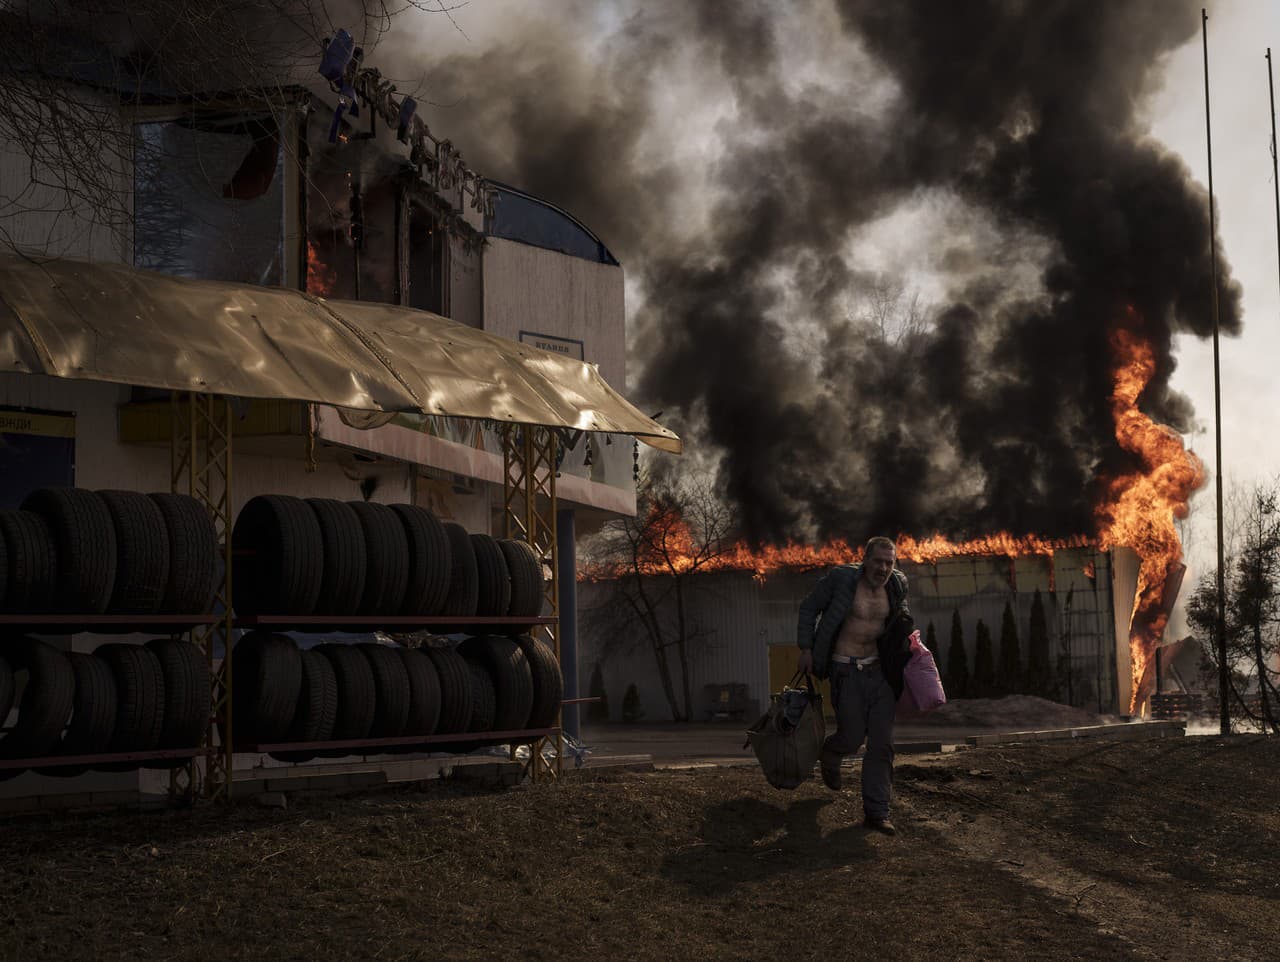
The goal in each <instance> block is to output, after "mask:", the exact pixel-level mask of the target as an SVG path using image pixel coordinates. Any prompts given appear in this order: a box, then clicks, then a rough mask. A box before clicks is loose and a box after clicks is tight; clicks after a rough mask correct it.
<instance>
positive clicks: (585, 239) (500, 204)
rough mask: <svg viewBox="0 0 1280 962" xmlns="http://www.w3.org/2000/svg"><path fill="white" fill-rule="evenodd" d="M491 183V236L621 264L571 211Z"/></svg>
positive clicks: (605, 262)
mask: <svg viewBox="0 0 1280 962" xmlns="http://www.w3.org/2000/svg"><path fill="white" fill-rule="evenodd" d="M488 184H489V187H490V188H492V189H493V191H494V193H495V194H496V195H497V197H496V202H495V204H494V213H493V218H492V220H491V222H490V224H489V231H488V233H489V235H490V236H491V237H503V238H505V239H507V240H513V241H519V242H520V243H522V244H529V245H530V246H532V247H541V248H543V249H545V250H550V251H560V252H561V253H562V254H568V255H570V256H571V257H581V258H582V259H583V260H588V261H595V262H596V263H597V264H612V265H615V266H616V265H617V263H618V259H617V258H616V257H614V256H613V254H611V253H610V252H609V248H607V247H605V246H604V242H603V241H601V240H600V238H599V237H597V236H596V235H595V234H593V233H592V232H591V231H590V229H588V228H587V227H586V225H584V224H583V223H582V222H581V221H579V220H578V219H577V218H576V217H574V216H573V215H572V214H570V213H569V212H568V211H564V210H561V209H560V208H559V207H556V206H555V205H554V204H549V203H547V202H546V201H545V200H539V199H538V198H537V197H534V196H533V195H531V194H526V193H525V192H524V191H522V190H517V189H516V188H515V187H508V186H507V185H505V184H499V183H496V182H495V181H492V180H491V181H489V182H488Z"/></svg>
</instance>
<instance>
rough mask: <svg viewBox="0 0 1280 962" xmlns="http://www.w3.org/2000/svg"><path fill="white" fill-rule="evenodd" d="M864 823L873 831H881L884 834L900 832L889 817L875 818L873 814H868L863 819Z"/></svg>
mask: <svg viewBox="0 0 1280 962" xmlns="http://www.w3.org/2000/svg"><path fill="white" fill-rule="evenodd" d="M862 824H863V825H864V826H865V827H866V828H869V829H871V831H873V832H880V833H881V834H884V835H897V834H898V830H897V829H896V828H894V827H893V822H891V821H889V820H888V819H887V818H875V817H874V816H872V815H868V816H867V817H866V818H865V819H863V821H862Z"/></svg>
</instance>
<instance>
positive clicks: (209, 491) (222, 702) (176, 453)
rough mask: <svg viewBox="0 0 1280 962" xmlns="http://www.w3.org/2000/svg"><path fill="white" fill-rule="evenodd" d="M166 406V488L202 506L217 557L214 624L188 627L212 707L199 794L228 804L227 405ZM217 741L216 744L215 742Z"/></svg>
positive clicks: (201, 401) (185, 398) (175, 402)
mask: <svg viewBox="0 0 1280 962" xmlns="http://www.w3.org/2000/svg"><path fill="white" fill-rule="evenodd" d="M171 403H172V408H171V411H172V423H173V435H172V442H171V447H170V478H169V481H170V488H171V489H172V490H173V491H174V492H181V493H186V494H189V495H191V497H193V498H195V499H196V500H198V501H199V502H200V503H201V504H202V505H204V507H205V510H206V511H208V512H209V517H210V518H212V519H213V525H214V530H215V532H216V533H217V537H218V545H219V551H220V552H221V554H222V561H223V577H222V581H221V582H220V583H219V585H218V588H217V591H216V592H215V594H214V610H215V611H217V612H218V614H219V620H218V621H217V622H216V623H214V624H212V625H197V626H196V627H195V628H193V629H192V630H191V642H192V644H195V645H198V646H199V647H200V649H201V650H202V651H203V652H204V653H205V657H206V658H207V659H208V661H209V675H210V678H211V680H212V684H213V703H212V705H211V706H210V712H209V719H208V726H207V730H206V735H205V742H204V772H203V775H204V780H203V789H204V795H205V796H206V797H208V798H215V799H219V800H221V801H229V800H230V797H231V772H232V759H233V755H232V745H233V744H234V743H233V741H232V728H231V726H232V717H231V576H232V571H231V526H232V525H231V522H232V518H231V437H232V411H231V402H230V400H229V399H228V398H225V397H221V396H219V395H212V394H182V395H179V394H178V393H176V392H175V393H174V394H173V398H172V402H171ZM184 480H185V484H184V483H183V482H184ZM184 488H185V491H184V490H183V489H184ZM219 642H221V643H222V647H223V650H224V654H223V657H222V658H221V660H219V659H218V658H217V657H216V650H217V646H218V643H219ZM219 737H220V738H221V744H218V743H216V740H217V739H218V738H219ZM180 771H184V770H180ZM185 772H186V776H185V777H186V779H187V786H186V792H187V793H188V794H192V795H193V794H195V791H196V788H197V785H198V783H199V771H198V765H197V763H196V762H195V761H194V760H193V761H192V764H191V765H190V766H189V767H188V768H187V769H185Z"/></svg>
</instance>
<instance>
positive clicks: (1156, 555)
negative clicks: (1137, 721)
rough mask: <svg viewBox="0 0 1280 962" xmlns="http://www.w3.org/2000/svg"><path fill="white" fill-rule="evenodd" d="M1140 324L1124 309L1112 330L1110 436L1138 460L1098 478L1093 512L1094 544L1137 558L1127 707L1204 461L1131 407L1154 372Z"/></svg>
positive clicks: (1156, 627) (1156, 629) (1139, 680)
mask: <svg viewBox="0 0 1280 962" xmlns="http://www.w3.org/2000/svg"><path fill="white" fill-rule="evenodd" d="M1141 327H1142V319H1141V318H1140V317H1139V316H1138V314H1137V313H1136V312H1135V311H1134V310H1133V309H1132V308H1130V309H1129V312H1128V324H1127V325H1125V326H1121V327H1118V328H1117V329H1116V330H1115V331H1114V332H1113V333H1112V335H1111V350H1112V355H1113V358H1114V361H1115V369H1114V371H1113V373H1112V385H1113V386H1112V391H1111V412H1112V415H1113V416H1114V418H1115V431H1116V441H1118V442H1119V444H1120V446H1121V447H1122V448H1124V449H1125V450H1126V451H1129V452H1131V453H1132V454H1135V455H1137V456H1138V457H1139V458H1140V459H1141V461H1142V466H1143V467H1142V470H1141V471H1133V472H1129V473H1128V474H1122V475H1119V476H1117V477H1114V478H1108V479H1105V490H1106V495H1105V497H1104V498H1103V499H1102V501H1101V502H1100V503H1099V505H1098V506H1097V508H1096V509H1095V512H1094V517H1095V518H1096V519H1097V522H1098V533H1099V540H1100V544H1101V547H1103V548H1113V547H1116V546H1119V545H1125V546H1128V547H1130V548H1133V549H1134V550H1135V551H1136V552H1137V553H1138V556H1139V557H1140V558H1141V559H1142V562H1141V566H1140V567H1139V569H1138V596H1137V600H1136V602H1135V604H1134V610H1133V616H1132V618H1131V620H1130V623H1129V651H1130V656H1131V667H1132V674H1133V688H1132V692H1133V694H1132V697H1131V698H1130V702H1129V713H1130V714H1133V713H1134V712H1136V710H1137V709H1138V707H1139V706H1140V705H1141V704H1142V702H1143V701H1145V700H1146V694H1147V693H1146V692H1145V691H1143V690H1142V686H1143V679H1144V674H1145V672H1146V668H1147V664H1148V662H1149V661H1150V660H1151V655H1152V653H1153V652H1154V651H1155V649H1156V646H1157V645H1159V643H1160V639H1161V636H1162V635H1163V634H1164V628H1165V624H1166V623H1167V622H1168V620H1169V615H1168V611H1167V610H1166V605H1165V604H1164V601H1165V599H1164V588H1165V583H1166V581H1168V579H1169V576H1170V575H1171V574H1172V573H1173V571H1174V569H1175V568H1177V567H1178V565H1179V564H1180V562H1181V561H1182V542H1181V540H1180V539H1179V538H1178V529H1177V527H1176V526H1175V525H1174V520H1175V519H1177V518H1185V517H1186V516H1187V502H1188V501H1189V500H1190V498H1191V495H1192V494H1193V493H1194V492H1195V491H1196V490H1197V489H1198V488H1199V487H1200V486H1201V485H1203V484H1204V482H1205V473H1204V464H1203V463H1202V462H1201V461H1200V459H1199V458H1198V457H1196V455H1195V454H1194V453H1192V452H1191V451H1188V450H1187V449H1186V447H1185V445H1184V444H1183V442H1182V438H1181V436H1179V435H1178V433H1177V432H1176V431H1174V430H1173V429H1172V428H1169V427H1167V426H1166V425H1163V424H1157V423H1156V422H1154V421H1152V420H1151V418H1149V417H1147V415H1145V414H1143V413H1142V412H1141V411H1140V410H1138V399H1139V398H1140V397H1141V396H1142V392H1143V391H1144V390H1146V387H1147V385H1148V384H1149V383H1150V382H1151V378H1152V376H1153V375H1154V374H1155V371H1156V359H1155V351H1154V350H1153V349H1152V347H1151V342H1150V340H1148V339H1147V338H1146V337H1145V336H1143V335H1142V333H1141V330H1140V329H1141Z"/></svg>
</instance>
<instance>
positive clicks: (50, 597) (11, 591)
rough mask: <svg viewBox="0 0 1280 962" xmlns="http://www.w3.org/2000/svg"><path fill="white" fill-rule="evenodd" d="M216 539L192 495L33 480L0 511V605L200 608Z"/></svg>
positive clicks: (209, 593)
mask: <svg viewBox="0 0 1280 962" xmlns="http://www.w3.org/2000/svg"><path fill="white" fill-rule="evenodd" d="M216 566H217V538H216V535H215V533H214V527H213V522H212V521H211V520H210V518H209V515H208V512H206V511H205V510H204V508H203V507H201V505H200V503H199V502H198V501H196V500H195V499H194V498H190V497H187V496H185V495H178V494H139V493H137V492H134V491H88V490H84V489H81V488H42V489H40V490H38V491H34V492H32V493H31V494H30V495H28V496H27V498H26V500H25V501H23V503H22V508H21V510H18V511H0V612H4V613H6V614H32V615H37V614H39V615H43V614H64V615H85V616H93V615H102V614H108V615H156V614H166V615H185V614H201V613H204V612H206V611H208V609H209V605H210V602H211V600H212V598H213V589H214V578H215V576H216Z"/></svg>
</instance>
